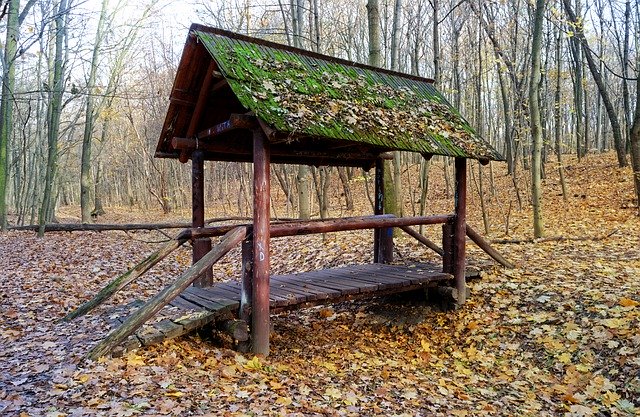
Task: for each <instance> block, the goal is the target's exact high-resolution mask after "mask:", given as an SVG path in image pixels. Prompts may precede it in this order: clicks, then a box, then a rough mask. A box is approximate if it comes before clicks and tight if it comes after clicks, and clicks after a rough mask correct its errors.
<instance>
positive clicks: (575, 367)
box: [0, 154, 640, 416]
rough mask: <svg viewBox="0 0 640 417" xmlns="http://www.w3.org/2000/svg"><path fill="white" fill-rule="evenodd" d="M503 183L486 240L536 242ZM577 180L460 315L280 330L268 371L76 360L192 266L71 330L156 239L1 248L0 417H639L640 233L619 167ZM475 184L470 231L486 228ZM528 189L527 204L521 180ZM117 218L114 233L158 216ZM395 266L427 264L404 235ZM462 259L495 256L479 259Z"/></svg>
mask: <svg viewBox="0 0 640 417" xmlns="http://www.w3.org/2000/svg"><path fill="white" fill-rule="evenodd" d="M474 167H475V166H474ZM474 169H475V170H476V172H477V168H474ZM501 169H503V168H502V167H501V168H496V172H495V173H494V177H495V196H490V197H488V198H487V202H486V210H487V213H488V214H489V220H490V221H489V226H490V233H489V238H491V239H520V240H527V239H530V238H531V230H532V227H531V211H530V208H529V207H528V206H527V205H526V202H523V203H524V205H525V206H524V207H523V208H522V209H518V207H517V204H515V203H514V201H516V200H515V197H514V195H515V193H514V190H513V184H512V182H511V180H510V179H509V177H506V176H504V173H501V172H498V171H499V170H501ZM436 171H437V170H436V169H435V168H433V172H434V179H433V180H432V181H431V189H433V190H434V191H433V193H432V192H431V191H430V194H429V195H430V198H432V200H433V201H434V205H437V204H440V203H438V202H440V201H442V204H443V205H446V204H450V202H449V203H445V202H444V201H445V199H444V197H442V198H440V197H438V193H440V191H438V190H440V189H441V188H442V182H440V181H441V179H439V178H438V176H437V175H436V174H437V172H436ZM485 172H486V171H485ZM485 180H486V178H485ZM567 182H568V186H569V196H568V201H567V202H564V201H563V199H562V197H561V196H560V193H559V185H558V181H557V174H556V172H555V171H552V169H551V167H548V178H547V179H546V180H545V184H544V187H545V191H544V193H545V197H544V217H545V222H546V236H548V237H557V238H560V237H562V238H563V239H555V240H547V241H524V242H520V243H503V244H496V247H497V248H498V249H499V250H500V251H501V252H502V253H503V254H504V255H505V257H506V258H507V259H509V260H511V261H513V262H515V263H516V264H517V266H516V268H515V269H511V270H505V269H502V268H498V267H494V268H493V269H490V270H488V271H486V272H485V273H483V275H482V278H481V279H479V280H474V281H472V282H470V283H469V285H470V287H471V297H470V299H469V300H468V302H467V303H466V304H465V305H464V307H463V308H460V309H458V310H455V311H448V312H442V311H439V310H438V309H437V308H435V307H432V306H429V305H424V303H423V302H421V301H418V300H411V299H403V300H401V301H399V300H397V299H396V300H377V301H367V302H363V301H361V302H358V303H342V304H337V305H334V306H331V307H324V308H314V309H307V310H302V311H295V312H290V313H284V314H280V315H275V316H273V317H272V323H273V332H272V336H271V352H272V353H271V355H270V356H269V357H267V358H254V357H252V356H251V355H241V354H238V353H236V352H234V351H232V350H230V349H227V348H221V347H217V346H216V345H215V344H213V343H212V342H211V341H210V340H203V339H201V338H199V337H198V336H196V335H191V336H186V337H181V338H178V339H174V340H171V341H167V342H164V343H162V344H160V345H157V346H154V347H150V348H145V349H141V350H138V351H135V352H131V353H129V354H127V355H125V356H123V357H121V358H102V359H100V360H99V361H96V362H86V361H83V357H84V355H85V354H86V353H87V352H88V350H89V349H90V348H91V347H92V346H93V345H95V343H97V341H98V340H100V339H101V338H102V337H104V336H105V332H106V331H107V328H108V325H107V318H108V311H109V309H110V308H112V307H113V306H114V305H116V304H119V303H123V302H127V301H130V300H132V299H134V298H144V297H146V296H149V295H151V294H153V293H154V291H157V290H158V288H160V287H161V286H162V285H163V283H166V282H169V280H170V279H171V278H172V277H175V276H176V275H177V274H178V273H179V272H180V271H182V270H184V269H185V267H186V266H188V264H189V263H190V259H189V258H190V255H189V251H188V249H184V250H181V251H180V252H178V253H177V254H176V256H174V257H172V258H171V259H168V260H166V261H165V262H164V263H162V264H161V265H160V266H159V267H156V268H154V269H153V270H152V272H150V273H149V274H148V275H147V276H145V277H144V278H143V279H141V280H140V282H138V283H136V284H133V285H131V286H130V287H128V288H127V289H126V290H124V291H123V292H122V293H121V294H119V295H118V296H116V297H115V298H114V299H113V300H112V301H111V302H109V303H108V304H107V305H105V306H103V307H100V308H99V309H98V310H97V312H96V313H92V314H89V315H88V316H85V317H82V318H79V319H77V320H75V321H73V322H71V323H61V322H59V321H58V320H59V319H60V318H61V317H62V316H63V315H64V314H65V313H66V312H68V311H69V310H70V309H72V308H74V307H76V306H78V305H79V304H80V303H81V302H83V301H85V300H87V299H89V298H90V297H91V296H92V295H94V294H95V293H96V292H97V291H98V290H99V289H100V288H101V286H103V285H104V284H105V283H106V282H108V281H109V280H110V279H112V278H113V277H114V276H116V275H117V274H119V273H121V272H123V271H124V270H126V269H127V268H128V267H130V266H132V265H134V264H135V263H137V262H138V261H139V260H140V259H141V258H142V257H143V256H144V254H146V253H150V252H151V251H152V250H153V249H154V248H156V247H157V243H152V242H151V241H153V240H159V239H161V238H163V236H161V235H159V234H158V233H152V232H149V233H136V234H128V235H125V234H124V233H121V232H107V233H48V234H46V236H45V237H44V238H41V239H39V238H37V237H35V236H34V234H33V233H28V232H8V233H3V234H0V254H1V255H0V271H2V272H1V273H0V276H2V279H1V280H0V313H1V319H0V368H1V372H0V415H3V416H4V415H7V416H14V415H15V416H40V415H42V416H82V415H105V416H135V415H145V416H150V415H158V416H165V415H180V416H182V415H209V416H260V415H273V416H373V415H377V416H484V415H486V416H500V415H513V416H556V415H560V416H562V415H566V416H631V415H640V218H639V217H638V216H636V210H635V208H634V207H633V203H632V201H631V199H632V195H633V193H632V188H633V185H632V182H631V174H630V170H628V169H619V168H617V167H616V164H615V159H614V157H613V155H611V154H608V155H604V156H601V155H590V156H589V157H588V158H586V159H583V160H582V161H581V162H577V161H575V160H572V161H569V164H568V167H567ZM487 183H488V182H485V187H487ZM474 184H477V182H476V181H475V179H474V180H473V181H472V182H471V185H472V190H470V198H471V200H472V201H471V203H472V204H471V207H470V215H469V218H470V223H471V224H472V225H474V227H475V228H476V229H477V230H479V231H480V230H482V228H481V227H480V225H482V216H481V212H480V209H479V205H478V193H477V191H476V188H475V186H474ZM520 191H521V194H522V195H523V196H524V195H527V194H528V192H527V188H526V184H525V181H524V180H523V181H522V184H521V190H520ZM436 203H437V204H436ZM364 205H365V206H366V204H364ZM65 210H66V211H65V213H75V212H77V211H78V209H77V208H69V209H65ZM111 212H112V213H115V214H111V216H113V217H112V218H109V217H108V216H109V215H108V216H107V218H106V221H122V222H130V221H132V219H134V220H136V221H137V220H141V219H142V220H144V219H146V220H147V221H154V222H155V221H158V219H159V218H160V217H161V216H160V215H157V214H156V213H151V214H150V213H149V212H146V213H142V212H140V213H131V212H127V213H126V214H121V213H120V212H117V211H116V210H111ZM136 216H137V218H136ZM507 222H508V225H507V224H506V223H507ZM505 231H508V236H507V235H506V233H505ZM370 235H371V233H370V232H366V233H365V232H363V233H342V234H333V235H328V236H327V237H326V239H325V240H323V239H322V238H321V237H320V236H307V237H304V238H295V239H290V240H280V241H278V242H280V243H278V244H277V245H276V244H274V245H273V259H274V261H273V271H274V272H285V271H286V272H293V271H302V270H309V269H315V268H319V267H328V266H338V265H343V264H349V263H358V262H359V263H363V262H370V261H371V260H370V250H369V248H370V247H371V244H370V242H371V236H370ZM432 236H434V239H436V240H437V239H438V238H437V237H435V236H439V235H436V234H435V232H434V234H433V235H432ZM398 255H399V261H402V260H406V259H414V258H415V259H425V258H429V259H431V258H432V255H430V254H428V253H427V252H426V250H425V249H423V248H422V247H419V246H417V245H416V244H414V242H412V241H410V240H407V239H406V238H404V237H401V238H399V239H398ZM469 256H470V257H473V258H478V259H486V255H484V254H483V253H482V252H480V251H479V250H477V248H475V247H474V246H473V245H472V244H470V245H469ZM433 259H435V258H433ZM238 260H239V257H238V256H237V253H232V254H230V255H227V257H226V258H224V262H223V263H221V264H220V265H218V266H216V269H215V271H216V272H215V273H216V276H217V278H218V279H227V278H229V277H234V276H237V271H238V268H239V266H238V263H239V261H238Z"/></svg>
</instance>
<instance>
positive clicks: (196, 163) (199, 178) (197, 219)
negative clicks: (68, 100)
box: [191, 150, 213, 287]
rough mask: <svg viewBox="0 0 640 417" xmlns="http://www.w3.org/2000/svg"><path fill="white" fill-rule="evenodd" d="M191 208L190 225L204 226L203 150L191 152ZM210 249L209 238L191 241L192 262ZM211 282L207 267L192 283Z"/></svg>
mask: <svg viewBox="0 0 640 417" xmlns="http://www.w3.org/2000/svg"><path fill="white" fill-rule="evenodd" d="M191 210H192V214H193V216H192V227H194V228H197V227H204V152H203V151H201V150H195V151H193V153H192V154H191ZM210 250H211V239H208V238H200V239H195V240H194V241H193V263H194V264H195V263H196V262H198V261H199V260H200V259H202V257H203V256H204V255H206V254H207V252H209V251H210ZM212 284H213V270H212V269H211V268H207V269H206V270H205V271H204V273H203V274H202V275H200V276H199V277H198V279H197V280H196V281H195V282H194V283H193V285H194V286H196V287H210V286H211V285H212Z"/></svg>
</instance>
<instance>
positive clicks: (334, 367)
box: [320, 362, 338, 372]
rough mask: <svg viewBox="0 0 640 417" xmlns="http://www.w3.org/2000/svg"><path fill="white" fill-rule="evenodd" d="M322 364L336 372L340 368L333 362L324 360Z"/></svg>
mask: <svg viewBox="0 0 640 417" xmlns="http://www.w3.org/2000/svg"><path fill="white" fill-rule="evenodd" d="M320 365H321V366H323V367H325V368H327V369H328V370H330V371H332V372H336V371H337V370H338V368H336V365H335V364H333V363H331V362H322V363H321V364H320Z"/></svg>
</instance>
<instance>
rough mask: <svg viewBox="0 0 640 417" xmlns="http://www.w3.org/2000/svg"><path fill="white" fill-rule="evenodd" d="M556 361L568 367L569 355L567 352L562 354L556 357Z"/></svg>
mask: <svg viewBox="0 0 640 417" xmlns="http://www.w3.org/2000/svg"><path fill="white" fill-rule="evenodd" d="M558 360H559V361H560V362H561V363H563V364H565V365H568V364H570V363H571V354H570V353H569V352H564V353H563V354H561V355H560V356H558Z"/></svg>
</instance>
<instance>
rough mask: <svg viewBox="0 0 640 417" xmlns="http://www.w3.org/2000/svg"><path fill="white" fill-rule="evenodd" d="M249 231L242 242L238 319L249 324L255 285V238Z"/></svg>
mask: <svg viewBox="0 0 640 417" xmlns="http://www.w3.org/2000/svg"><path fill="white" fill-rule="evenodd" d="M252 233H253V232H252V230H250V229H249V230H247V238H246V239H245V240H243V241H242V282H241V284H242V286H241V289H240V311H239V312H238V317H239V318H240V320H244V321H246V322H247V323H248V322H249V319H250V318H251V288H252V283H253V236H252V235H251V234H252Z"/></svg>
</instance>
